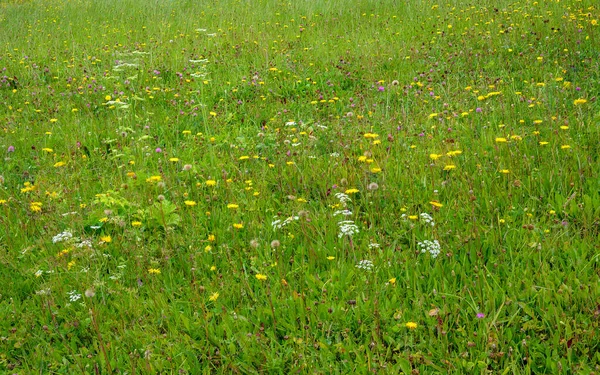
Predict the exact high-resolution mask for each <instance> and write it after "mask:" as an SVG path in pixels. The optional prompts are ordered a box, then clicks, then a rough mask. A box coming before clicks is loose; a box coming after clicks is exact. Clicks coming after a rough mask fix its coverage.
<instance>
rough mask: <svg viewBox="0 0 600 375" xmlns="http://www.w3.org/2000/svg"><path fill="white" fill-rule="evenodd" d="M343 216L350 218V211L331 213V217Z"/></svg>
mask: <svg viewBox="0 0 600 375" xmlns="http://www.w3.org/2000/svg"><path fill="white" fill-rule="evenodd" d="M337 215H343V216H352V211H350V210H338V211H335V212H334V213H333V216H337Z"/></svg>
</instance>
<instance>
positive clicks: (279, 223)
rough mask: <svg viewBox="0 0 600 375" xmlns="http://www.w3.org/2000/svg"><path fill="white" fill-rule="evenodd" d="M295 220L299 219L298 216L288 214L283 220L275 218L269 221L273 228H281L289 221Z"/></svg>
mask: <svg viewBox="0 0 600 375" xmlns="http://www.w3.org/2000/svg"><path fill="white" fill-rule="evenodd" d="M273 218H274V219H275V218H277V216H274V217H273ZM297 220H300V216H290V217H288V218H286V219H284V220H281V219H277V220H275V221H273V222H272V223H271V226H272V227H273V230H275V229H281V228H283V227H285V226H286V225H288V224H289V223H291V222H293V221H297Z"/></svg>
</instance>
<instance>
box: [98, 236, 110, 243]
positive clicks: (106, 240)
mask: <svg viewBox="0 0 600 375" xmlns="http://www.w3.org/2000/svg"><path fill="white" fill-rule="evenodd" d="M100 241H102V242H104V243H110V242H112V237H111V236H102V237H100Z"/></svg>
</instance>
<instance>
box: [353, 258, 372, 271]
mask: <svg viewBox="0 0 600 375" xmlns="http://www.w3.org/2000/svg"><path fill="white" fill-rule="evenodd" d="M356 268H358V269H361V270H365V271H371V270H372V269H373V262H371V261H370V260H366V259H363V260H361V261H360V262H358V263H357V264H356Z"/></svg>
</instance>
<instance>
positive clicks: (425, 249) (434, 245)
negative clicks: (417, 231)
mask: <svg viewBox="0 0 600 375" xmlns="http://www.w3.org/2000/svg"><path fill="white" fill-rule="evenodd" d="M417 246H418V247H419V249H420V250H421V253H429V254H431V257H432V258H435V257H437V256H438V255H439V253H440V251H441V249H442V248H441V246H440V243H439V242H438V240H433V241H429V240H424V241H422V242H418V243H417Z"/></svg>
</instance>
